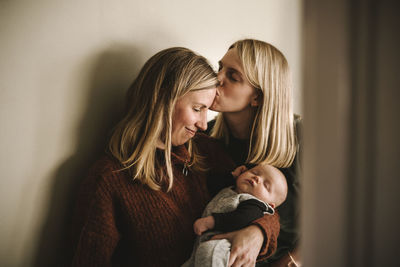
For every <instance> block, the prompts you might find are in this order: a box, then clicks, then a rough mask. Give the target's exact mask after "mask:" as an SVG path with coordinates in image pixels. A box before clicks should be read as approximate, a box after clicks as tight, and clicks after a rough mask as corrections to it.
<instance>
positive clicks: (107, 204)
mask: <svg viewBox="0 0 400 267" xmlns="http://www.w3.org/2000/svg"><path fill="white" fill-rule="evenodd" d="M96 176H97V175H96V172H94V173H93V172H92V174H90V175H89V177H88V178H87V179H86V180H85V182H84V183H83V184H82V186H81V190H80V194H79V195H78V199H77V205H76V212H75V216H74V221H73V259H72V266H112V263H111V258H112V255H113V253H114V249H115V247H116V246H117V243H118V241H119V238H120V237H119V232H118V230H117V227H116V223H115V211H114V207H113V206H114V205H113V201H112V197H111V193H110V192H109V188H110V186H108V185H107V184H106V183H105V181H104V179H103V178H102V177H96Z"/></svg>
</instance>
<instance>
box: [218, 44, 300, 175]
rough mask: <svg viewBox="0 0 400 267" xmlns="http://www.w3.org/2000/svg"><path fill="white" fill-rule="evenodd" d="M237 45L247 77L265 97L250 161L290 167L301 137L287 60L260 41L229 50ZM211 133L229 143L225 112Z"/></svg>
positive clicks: (256, 121)
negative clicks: (295, 122)
mask: <svg viewBox="0 0 400 267" xmlns="http://www.w3.org/2000/svg"><path fill="white" fill-rule="evenodd" d="M233 48H236V51H237V55H238V57H239V59H240V61H241V63H242V65H243V69H244V73H245V76H246V78H247V80H248V81H249V82H250V84H251V85H252V86H253V87H254V88H255V89H256V90H258V91H259V93H260V95H261V97H262V100H261V103H260V104H259V105H258V107H257V111H256V114H255V117H254V121H253V123H252V128H251V134H250V144H249V151H248V155H247V159H246V163H253V164H258V163H261V162H265V163H267V164H270V165H273V166H276V167H281V168H286V167H289V166H290V165H291V164H292V162H293V160H294V157H295V155H296V151H297V140H296V134H295V129H294V127H295V126H294V118H293V117H294V115H293V110H292V88H291V87H292V85H291V75H290V70H289V65H288V63H287V60H286V58H285V56H284V55H283V54H282V53H281V52H280V51H279V50H278V49H277V48H275V47H274V46H273V45H271V44H268V43H266V42H263V41H259V40H254V39H245V40H240V41H237V42H235V43H234V44H233V45H232V46H231V47H230V48H229V49H233ZM211 136H213V137H216V138H218V139H224V140H225V142H227V143H229V138H228V137H229V130H228V127H227V125H226V122H225V121H224V116H223V112H222V113H220V114H219V115H218V116H217V118H216V122H215V126H214V128H213V130H212V131H211Z"/></svg>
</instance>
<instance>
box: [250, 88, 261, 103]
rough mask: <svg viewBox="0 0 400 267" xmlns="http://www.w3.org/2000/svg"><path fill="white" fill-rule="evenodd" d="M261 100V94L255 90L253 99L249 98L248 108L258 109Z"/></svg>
mask: <svg viewBox="0 0 400 267" xmlns="http://www.w3.org/2000/svg"><path fill="white" fill-rule="evenodd" d="M261 99H262V92H261V90H260V89H256V90H255V92H254V95H253V97H252V98H251V101H250V106H252V107H258V106H259V105H260V104H261Z"/></svg>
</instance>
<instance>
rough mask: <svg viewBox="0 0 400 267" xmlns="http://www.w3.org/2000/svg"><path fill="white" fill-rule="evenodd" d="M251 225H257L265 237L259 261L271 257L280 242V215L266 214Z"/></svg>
mask: <svg viewBox="0 0 400 267" xmlns="http://www.w3.org/2000/svg"><path fill="white" fill-rule="evenodd" d="M251 225H255V226H257V227H258V228H259V229H260V230H261V232H262V234H263V237H264V241H263V244H262V246H261V249H260V253H259V255H258V258H257V261H262V260H265V259H267V258H269V257H271V256H272V255H273V254H274V253H275V251H276V248H277V244H278V241H277V240H278V235H279V230H280V225H279V215H278V214H277V213H275V214H274V215H264V217H262V218H260V219H257V220H255V221H253V222H252V223H251Z"/></svg>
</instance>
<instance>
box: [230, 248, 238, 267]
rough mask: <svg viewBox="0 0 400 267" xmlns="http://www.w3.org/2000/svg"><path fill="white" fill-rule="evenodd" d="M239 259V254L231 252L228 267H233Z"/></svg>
mask: <svg viewBox="0 0 400 267" xmlns="http://www.w3.org/2000/svg"><path fill="white" fill-rule="evenodd" d="M236 257H237V253H235V252H234V251H231V254H230V255H229V261H228V267H231V266H233V264H234V262H235V260H236Z"/></svg>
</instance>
